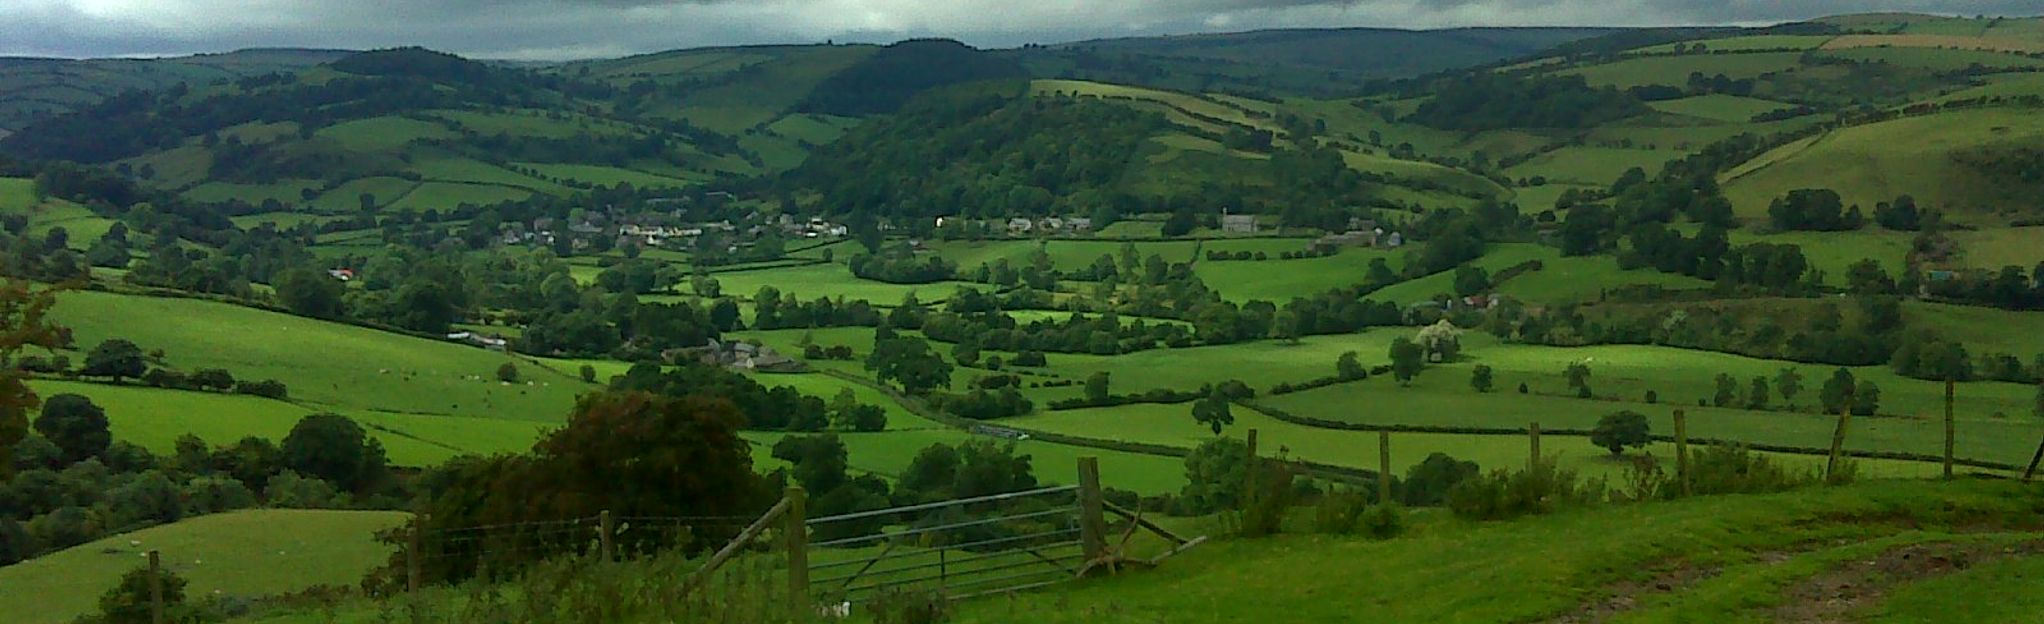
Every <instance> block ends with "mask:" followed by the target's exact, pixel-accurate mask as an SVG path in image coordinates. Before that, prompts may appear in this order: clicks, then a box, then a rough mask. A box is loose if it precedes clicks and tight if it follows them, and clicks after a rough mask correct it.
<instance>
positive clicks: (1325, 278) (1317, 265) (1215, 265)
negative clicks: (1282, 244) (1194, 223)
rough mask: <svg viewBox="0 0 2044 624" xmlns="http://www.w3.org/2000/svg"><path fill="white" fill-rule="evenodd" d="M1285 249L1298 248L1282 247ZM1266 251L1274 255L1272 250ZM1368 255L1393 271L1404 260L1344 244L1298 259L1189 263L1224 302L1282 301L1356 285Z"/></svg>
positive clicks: (1391, 253)
mask: <svg viewBox="0 0 2044 624" xmlns="http://www.w3.org/2000/svg"><path fill="white" fill-rule="evenodd" d="M1208 248H1210V249H1219V250H1225V249H1226V248H1227V246H1226V245H1220V244H1215V245H1209V246H1208ZM1286 251H1298V249H1292V248H1288V249H1286ZM1267 253H1269V254H1270V255H1271V256H1273V257H1274V256H1276V255H1277V253H1278V252H1277V251H1270V252H1267ZM1373 258H1383V259H1385V261H1386V262H1387V263H1388V264H1390V265H1391V270H1393V271H1396V270H1399V268H1400V267H1402V266H1404V264H1405V263H1404V254H1403V253H1401V252H1394V251H1388V250H1380V249H1361V248H1345V249H1342V250H1341V253H1339V254H1335V255H1332V256H1322V257H1319V258H1306V259H1301V260H1278V259H1271V260H1225V261H1212V260H1205V259H1202V260H1200V261H1199V263H1198V264H1196V265H1194V267H1193V273H1194V274H1195V275H1198V276H1199V279H1200V280H1201V281H1204V282H1206V285H1207V287H1208V288H1212V289H1214V290H1216V291H1220V293H1221V297H1223V298H1225V299H1227V300H1229V301H1234V302H1238V303H1239V302H1246V301H1251V300H1263V301H1269V302H1272V303H1277V304H1283V303H1284V302H1287V301H1290V300H1292V298H1293V297H1312V296H1316V295H1318V294H1320V293H1324V292H1327V291H1328V290H1331V289H1334V288H1348V287H1352V286H1359V285H1361V284H1362V283H1363V282H1364V281H1365V280H1364V276H1365V275H1367V273H1368V270H1369V266H1370V260H1371V259H1373Z"/></svg>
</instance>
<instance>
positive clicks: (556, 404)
mask: <svg viewBox="0 0 2044 624" xmlns="http://www.w3.org/2000/svg"><path fill="white" fill-rule="evenodd" d="M56 320H57V322H58V323H60V324H62V325H65V326H68V327H70V328H72V330H73V331H74V333H75V335H76V339H77V342H78V344H79V345H80V346H81V348H86V349H89V348H91V346H92V345H96V344H98V343H99V341H101V340H105V339H108V338H126V339H129V340H133V341H134V342H135V343H136V344H139V345H141V346H142V348H143V349H162V350H164V352H165V354H166V356H167V362H168V364H169V365H170V366H172V367H174V368H177V369H179V370H192V369H197V368H209V367H211V368H225V369H227V370H228V371H230V372H232V373H234V374H235V375H236V377H237V378H255V379H266V378H274V379H278V380H281V381H283V382H284V383H285V384H286V385H287V386H289V388H290V392H291V398H292V400H293V401H296V402H299V403H302V404H304V405H306V406H309V407H313V408H330V409H336V410H344V411H345V410H388V411H394V412H405V413H418V414H442V415H455V416H472V417H482V418H498V419H508V420H525V421H537V422H558V421H559V420H560V419H561V418H562V417H563V416H564V415H566V414H567V411H568V408H569V407H570V406H571V405H573V402H574V397H575V395H576V394H577V393H579V392H581V391H582V390H583V389H585V388H586V386H584V385H583V384H582V382H581V381H580V380H578V379H575V378H573V377H572V376H570V375H562V374H555V373H551V372H548V371H546V370H543V369H540V368H538V367H532V366H526V367H522V368H524V372H525V378H526V379H527V380H529V381H531V382H532V383H531V385H529V386H506V385H500V384H499V383H498V382H496V381H495V378H494V377H493V376H492V374H493V373H494V371H496V369H497V366H498V365H499V364H502V363H503V362H505V361H507V358H506V357H505V356H504V355H503V354H500V353H493V352H490V351H485V350H482V349H477V348H471V347H464V346H460V345H455V344H452V343H445V342H440V341H434V340H427V339H423V338H415V337H411V336H404V335H400V334H394V333H389V332H382V331H377V330H372V329H364V328H358V327H352V326H348V325H340V324H335V323H325V322H321V321H315V320H311V319H306V318H302V317H296V316H290V315H286V314H279V313H275V312H266V311H262V310H256V309H252V308H244V307H239V306H234V305H228V304H224V303H213V302H208V301H201V300H193V299H167V298H153V297H140V296H132V295H116V294H108V293H100V292H86V291H81V292H70V293H65V294H63V295H61V296H60V297H59V300H58V304H57V310H56ZM74 359H76V358H75V357H74ZM485 380H487V381H485Z"/></svg>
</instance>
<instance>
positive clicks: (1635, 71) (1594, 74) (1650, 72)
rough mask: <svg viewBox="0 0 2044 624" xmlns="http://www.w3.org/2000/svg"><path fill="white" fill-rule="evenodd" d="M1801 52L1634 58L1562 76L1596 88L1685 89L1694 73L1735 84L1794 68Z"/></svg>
mask: <svg viewBox="0 0 2044 624" xmlns="http://www.w3.org/2000/svg"><path fill="white" fill-rule="evenodd" d="M1801 56H1802V55H1801V53H1798V52H1761V53H1754V54H1729V55H1709V56H1662V57H1644V58H1631V59H1625V60H1622V61H1617V62H1614V63H1605V64H1603V65H1593V66H1590V67H1584V68H1580V69H1572V70H1568V71H1564V72H1561V73H1562V74H1574V75H1580V76H1582V77H1583V79H1584V80H1587V81H1589V83H1590V86H1593V87H1617V88H1620V89H1626V88H1631V87H1638V86H1645V85H1654V84H1664V85H1682V84H1684V81H1686V80H1688V78H1689V74H1690V73H1691V72H1704V73H1705V74H1706V75H1716V74H1724V75H1726V76H1727V77H1729V78H1731V79H1733V80H1743V79H1746V78H1753V77H1756V76H1759V75H1761V74H1765V73H1769V72H1778V71H1782V70H1785V69H1788V68H1791V67H1795V66H1796V65H1798V64H1799V63H1800V62H1801V61H1800V59H1801Z"/></svg>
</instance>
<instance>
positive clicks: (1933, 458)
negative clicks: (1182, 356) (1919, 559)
mask: <svg viewBox="0 0 2044 624" xmlns="http://www.w3.org/2000/svg"><path fill="white" fill-rule="evenodd" d="M1237 403H1239V404H1241V405H1242V406H1243V407H1247V408H1249V409H1253V410H1256V411H1258V412H1262V413H1264V415H1267V416H1270V417H1271V418H1275V419H1277V420H1280V421H1284V422H1288V423H1292V424H1294V425H1300V426H1304V427H1313V428H1316V429H1333V430H1337V431H1389V432H1393V433H1444V434H1454V435H1490V436H1525V435H1527V434H1528V433H1531V431H1530V430H1529V429H1526V428H1512V427H1451V426H1435V425H1376V424H1367V423H1352V422H1342V421H1336V420H1327V419H1324V418H1312V417H1309V416H1299V415H1297V414H1293V413H1291V412H1287V411H1284V410H1282V409H1278V408H1275V407H1270V406H1267V405H1263V404H1259V403H1256V402H1254V401H1237ZM1540 435H1543V436H1569V437H1582V438H1587V437H1590V431H1589V430H1587V429H1548V428H1545V427H1542V428H1541V429H1540ZM1649 437H1651V438H1652V439H1653V440H1654V441H1655V442H1674V441H1675V436H1672V435H1660V434H1654V435H1652V436H1649ZM1689 443H1691V444H1700V445H1705V446H1739V447H1744V448H1747V449H1751V450H1755V451H1763V452H1768V453H1786V454H1791V455H1825V456H1828V455H1830V454H1831V450H1830V449H1821V448H1812V447H1806V446H1790V445H1786V444H1767V443H1763V442H1746V441H1741V440H1727V439H1721V438H1690V439H1689ZM1845 455H1846V456H1847V457H1855V458H1860V459H1890V460H1897V461H1913V462H1926V463H1941V462H1943V461H1944V460H1945V458H1944V457H1942V456H1938V455H1926V454H1922V453H1904V452H1900V451H1865V450H1852V449H1846V450H1845ZM1952 463H1953V464H1954V465H1959V466H1966V467H1969V468H1984V469H1988V470H2002V471H2008V472H2015V471H2020V470H2022V469H2023V467H2022V466H2017V465H2015V464H2004V463H2001V462H1993V461H1986V460H1980V459H1967V458H1964V457H1955V458H1953V459H1952Z"/></svg>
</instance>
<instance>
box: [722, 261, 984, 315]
mask: <svg viewBox="0 0 2044 624" xmlns="http://www.w3.org/2000/svg"><path fill="white" fill-rule="evenodd" d="M715 277H716V278H717V283H718V285H719V286H721V287H722V288H723V289H724V292H725V293H727V294H729V295H734V296H740V297H751V296H752V295H753V294H754V293H757V292H759V289H760V287H762V286H772V287H774V288H775V289H776V290H779V291H781V292H782V293H783V294H787V293H793V294H794V295H795V296H796V297H797V298H800V299H802V300H803V301H811V300H814V299H816V298H818V297H832V298H836V297H844V298H846V299H865V300H867V301H869V302H872V303H874V304H884V305H894V304H896V303H900V302H901V299H902V297H904V296H907V295H908V294H909V293H911V292H913V293H916V297H917V298H920V299H921V300H923V301H924V302H930V301H942V300H944V299H946V298H949V297H950V296H951V293H952V292H954V291H956V290H958V287H959V286H965V285H969V284H966V283H964V282H939V283H935V284H889V283H886V282H876V281H871V280H862V279H859V278H856V277H853V276H852V271H851V269H849V268H846V267H845V265H843V264H839V263H825V264H811V265H803V266H794V267H784V268H776V269H763V270H753V271H738V272H731V273H717V274H715Z"/></svg>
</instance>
